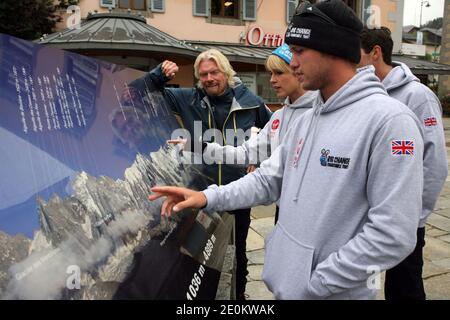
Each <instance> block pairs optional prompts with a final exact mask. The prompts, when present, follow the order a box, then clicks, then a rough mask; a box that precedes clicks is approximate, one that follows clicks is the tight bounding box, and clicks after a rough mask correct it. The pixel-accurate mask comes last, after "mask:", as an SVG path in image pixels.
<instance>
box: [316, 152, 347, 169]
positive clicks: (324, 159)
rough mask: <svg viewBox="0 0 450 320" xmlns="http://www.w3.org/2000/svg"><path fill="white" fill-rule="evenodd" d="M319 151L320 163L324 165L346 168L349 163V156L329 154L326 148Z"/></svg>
mask: <svg viewBox="0 0 450 320" xmlns="http://www.w3.org/2000/svg"><path fill="white" fill-rule="evenodd" d="M320 153H321V156H320V164H321V165H322V166H324V167H332V168H338V169H348V166H349V165H350V158H346V157H337V156H330V150H327V149H322V151H321V152H320Z"/></svg>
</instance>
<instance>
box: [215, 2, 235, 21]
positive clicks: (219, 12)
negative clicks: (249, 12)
mask: <svg viewBox="0 0 450 320" xmlns="http://www.w3.org/2000/svg"><path fill="white" fill-rule="evenodd" d="M211 16H213V17H222V18H234V19H238V18H239V0H211Z"/></svg>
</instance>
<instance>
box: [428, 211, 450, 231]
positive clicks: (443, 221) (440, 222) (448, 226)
mask: <svg viewBox="0 0 450 320" xmlns="http://www.w3.org/2000/svg"><path fill="white" fill-rule="evenodd" d="M428 224H430V225H432V226H433V227H435V228H438V229H441V230H446V231H448V232H450V219H448V218H446V217H443V216H440V215H438V214H434V213H432V214H431V215H430V217H429V218H428Z"/></svg>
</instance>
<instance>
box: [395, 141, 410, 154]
mask: <svg viewBox="0 0 450 320" xmlns="http://www.w3.org/2000/svg"><path fill="white" fill-rule="evenodd" d="M391 150H392V155H393V156H401V155H407V156H412V155H414V141H413V140H392V141H391Z"/></svg>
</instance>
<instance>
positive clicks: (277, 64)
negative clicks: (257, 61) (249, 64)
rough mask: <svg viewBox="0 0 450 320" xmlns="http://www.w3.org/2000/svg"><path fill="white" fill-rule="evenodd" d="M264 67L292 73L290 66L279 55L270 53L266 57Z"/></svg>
mask: <svg viewBox="0 0 450 320" xmlns="http://www.w3.org/2000/svg"><path fill="white" fill-rule="evenodd" d="M266 69H267V70H268V71H270V72H282V73H292V69H291V67H289V65H288V64H287V63H286V61H284V60H283V59H281V58H280V57H279V56H276V55H274V54H271V55H270V56H268V57H267V59H266Z"/></svg>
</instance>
